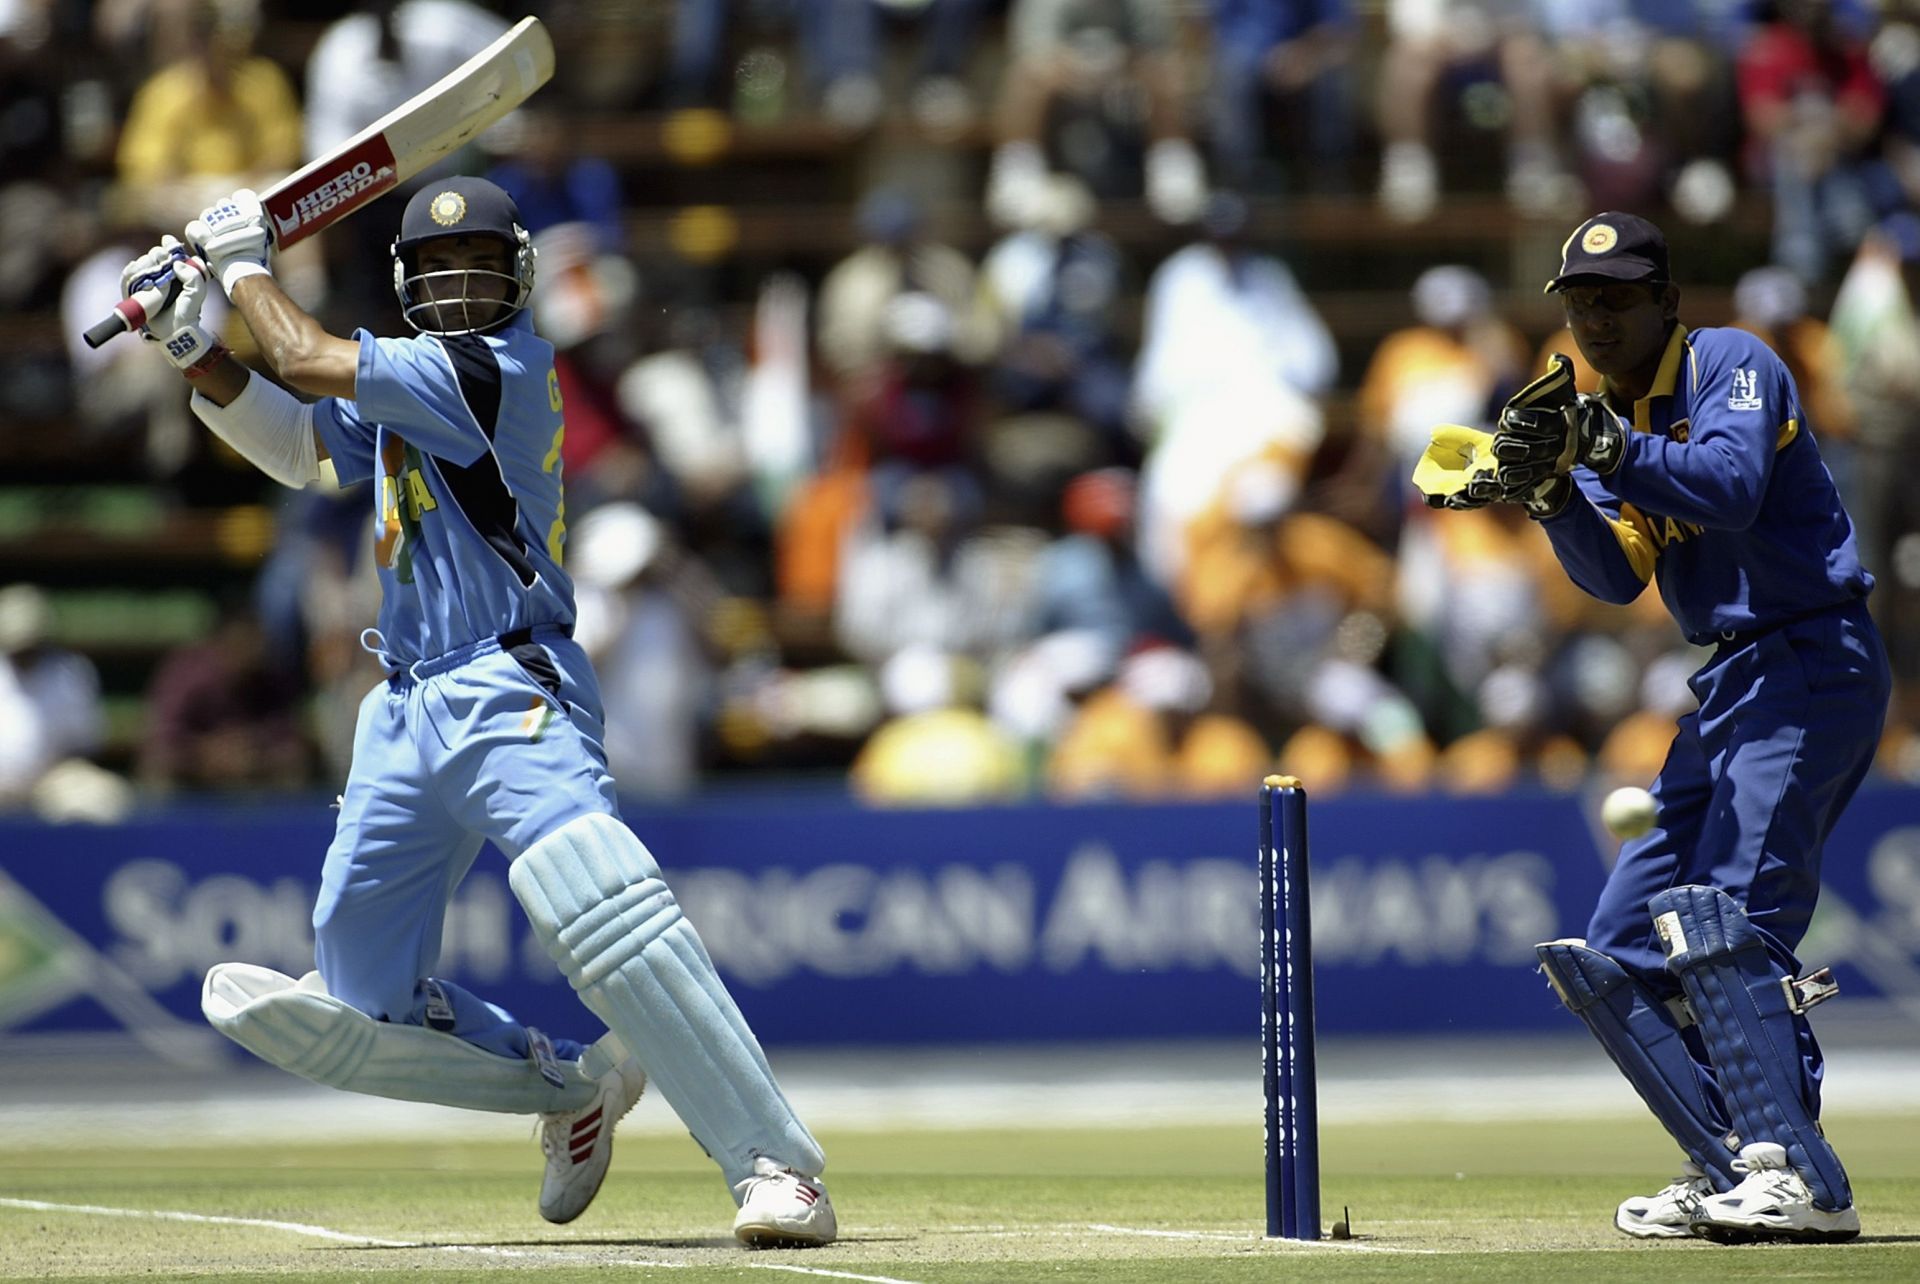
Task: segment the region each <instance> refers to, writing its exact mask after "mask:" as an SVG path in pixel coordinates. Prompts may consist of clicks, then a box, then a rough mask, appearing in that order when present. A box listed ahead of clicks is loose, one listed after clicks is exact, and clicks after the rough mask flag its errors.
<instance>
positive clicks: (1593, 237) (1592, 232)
mask: <svg viewBox="0 0 1920 1284" xmlns="http://www.w3.org/2000/svg"><path fill="white" fill-rule="evenodd" d="M1619 243H1620V234H1619V233H1618V232H1616V231H1614V230H1613V228H1612V227H1611V226H1609V225H1608V224H1605V223H1595V224H1594V225H1593V226H1592V227H1590V228H1588V229H1587V234H1586V235H1585V236H1583V237H1581V238H1580V248H1581V249H1583V250H1585V251H1586V252H1587V253H1589V254H1605V253H1606V252H1607V251H1608V250H1610V249H1612V248H1613V247H1614V246H1616V245H1618V244H1619Z"/></svg>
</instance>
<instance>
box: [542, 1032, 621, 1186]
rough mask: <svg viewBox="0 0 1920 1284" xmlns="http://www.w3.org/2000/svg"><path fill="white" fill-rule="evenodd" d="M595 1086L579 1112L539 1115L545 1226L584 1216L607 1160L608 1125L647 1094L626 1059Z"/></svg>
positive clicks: (610, 1146) (603, 1175)
mask: <svg viewBox="0 0 1920 1284" xmlns="http://www.w3.org/2000/svg"><path fill="white" fill-rule="evenodd" d="M599 1083H600V1091H599V1092H598V1093H596V1094H595V1095H594V1098H593V1100H592V1101H589V1102H588V1103H587V1104H586V1105H585V1106H583V1107H581V1108H580V1109H578V1110H562V1111H556V1112H554V1113H552V1114H545V1115H541V1116H540V1149H541V1151H542V1152H543V1153H544V1154H545V1155H546V1157H547V1174H546V1176H545V1177H544V1178H543V1179H542V1180H541V1182H540V1215H541V1216H542V1217H544V1218H546V1219H547V1220H548V1221H550V1222H570V1221H572V1220H573V1219H574V1218H576V1217H578V1216H579V1215H580V1214H581V1213H584V1212H586V1211H587V1205H588V1204H591V1203H592V1202H593V1197H594V1196H595V1195H597V1194H599V1193H600V1183H601V1182H602V1181H604V1180H606V1176H607V1165H608V1164H609V1163H611V1162H612V1160H613V1128H614V1125H615V1124H617V1123H619V1122H620V1120H621V1118H622V1116H624V1115H625V1114H626V1113H627V1111H629V1110H631V1109H633V1103H634V1102H636V1101H638V1100H640V1094H641V1093H643V1092H645V1091H646V1090H647V1076H646V1073H645V1072H644V1071H642V1070H641V1069H640V1064H639V1063H638V1062H637V1061H635V1060H634V1059H633V1058H632V1057H628V1058H626V1059H625V1060H623V1061H621V1063H620V1064H619V1065H617V1066H615V1067H614V1068H613V1069H611V1070H609V1071H607V1072H606V1073H605V1074H603V1075H601V1076H600V1080H599Z"/></svg>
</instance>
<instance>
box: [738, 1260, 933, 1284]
mask: <svg viewBox="0 0 1920 1284" xmlns="http://www.w3.org/2000/svg"><path fill="white" fill-rule="evenodd" d="M744 1265H746V1266H748V1267H751V1268H752V1269H753V1270H756V1271H792V1272H793V1273H794V1274H795V1275H824V1276H826V1277H827V1278H828V1279H835V1280H867V1281H870V1284H916V1282H915V1281H913V1280H897V1279H895V1278H893V1276H891V1275H855V1274H854V1273H853V1272H852V1271H829V1270H826V1269H824V1268H822V1267H818V1266H783V1265H780V1264H778V1263H775V1262H746V1263H744Z"/></svg>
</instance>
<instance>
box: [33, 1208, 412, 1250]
mask: <svg viewBox="0 0 1920 1284" xmlns="http://www.w3.org/2000/svg"><path fill="white" fill-rule="evenodd" d="M0 1207H4V1208H24V1209H26V1210H28V1211H29V1212H36V1213H91V1214H92V1215H93V1216H95V1217H144V1218H148V1219H151V1220H154V1221H162V1222H202V1223H205V1224H208V1225H214V1226H258V1227H261V1228H262V1229H265V1230H279V1231H288V1232H291V1233H292V1234H295V1235H311V1236H312V1237H313V1238H315V1239H330V1240H335V1241H338V1242H339V1243H343V1244H367V1245H371V1246H372V1247H375V1248H418V1247H419V1245H417V1244H409V1243H406V1242H405V1241H403V1240H397V1239H377V1238H375V1237H374V1236H372V1235H350V1234H348V1233H347V1232H346V1231H337V1230H329V1229H327V1228H326V1227H325V1226H308V1225H307V1224H306V1223H304V1222H273V1221H267V1220H266V1219H265V1218H260V1217H220V1216H216V1215H214V1214H211V1213H176V1212H170V1211H168V1210H166V1209H147V1208H102V1207H100V1206H99V1205H97V1204H49V1203H44V1202H42V1201H41V1200H38V1199H0Z"/></svg>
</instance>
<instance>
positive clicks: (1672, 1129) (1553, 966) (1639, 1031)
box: [1534, 940, 1741, 1190]
mask: <svg viewBox="0 0 1920 1284" xmlns="http://www.w3.org/2000/svg"><path fill="white" fill-rule="evenodd" d="M1534 953H1535V954H1536V955H1538V957H1539V959H1540V968H1541V970H1542V971H1544V972H1545V973H1546V974H1547V980H1549V981H1551V982H1552V983H1553V989H1554V993H1556V994H1558V995H1559V996H1560V1001H1561V1002H1562V1003H1564V1004H1566V1005H1567V1010H1568V1011H1570V1012H1572V1013H1573V1014H1574V1015H1575V1016H1577V1017H1579V1018H1580V1019H1581V1020H1582V1021H1584V1022H1586V1025H1587V1028H1588V1029H1589V1030H1591V1031H1593V1037H1594V1038H1596V1039H1598V1040H1599V1041H1600V1046H1601V1047H1603V1048H1605V1049H1606V1050H1607V1055H1608V1056H1610V1057H1612V1058H1613V1063H1614V1064H1615V1065H1617V1066H1619V1067H1620V1073H1621V1074H1623V1075H1625V1076H1626V1077H1627V1082H1628V1083H1630V1084H1632V1085H1633V1089H1634V1091H1635V1092H1637V1093H1639V1094H1640V1099H1641V1100H1642V1101H1644V1102H1646V1103H1647V1108H1648V1109H1650V1110H1652V1111H1653V1114H1654V1117H1655V1118H1656V1119H1658V1120H1659V1121H1660V1122H1661V1124H1662V1125H1664V1126H1665V1128H1666V1130H1667V1131H1668V1132H1669V1133H1671V1134H1672V1135H1673V1139H1674V1140H1675V1141H1677V1142H1679V1143H1680V1148H1681V1149H1682V1150H1684V1151H1686V1152H1687V1156H1688V1157H1689V1158H1690V1159H1692V1160H1693V1162H1694V1163H1696V1164H1699V1165H1700V1166H1701V1167H1702V1168H1704V1169H1706V1170H1707V1172H1709V1173H1711V1174H1712V1175H1713V1177H1714V1181H1715V1185H1716V1186H1717V1187H1718V1188H1719V1189H1721V1190H1731V1189H1732V1188H1733V1187H1734V1186H1736V1185H1738V1184H1739V1182H1740V1179H1741V1174H1739V1173H1736V1172H1734V1170H1733V1160H1734V1158H1735V1157H1736V1156H1737V1155H1738V1153H1739V1145H1738V1140H1737V1139H1734V1138H1730V1137H1729V1128H1728V1122H1727V1117H1726V1108H1725V1106H1724V1105H1722V1104H1721V1102H1720V1101H1719V1099H1718V1096H1717V1094H1715V1093H1713V1092H1712V1091H1711V1090H1710V1089H1709V1088H1708V1087H1707V1086H1706V1085H1705V1084H1703V1083H1702V1082H1701V1080H1700V1072H1699V1070H1698V1068H1697V1067H1695V1065H1694V1063H1693V1057H1692V1056H1691V1055H1689V1054H1688V1052H1687V1046H1686V1044H1685V1042H1684V1041H1682V1039H1681V1038H1680V1027H1679V1024H1678V1022H1677V1020H1676V1018H1675V1017H1674V1015H1673V1014H1672V1013H1671V1012H1670V1011H1668V1009H1667V1006H1666V1005H1665V1004H1664V1003H1662V1002H1661V1001H1660V1000H1659V999H1657V998H1655V997H1654V996H1653V995H1651V994H1649V993H1648V992H1647V990H1646V987H1644V986H1642V985H1641V984H1640V983H1639V982H1638V981H1636V980H1634V979H1633V978H1632V977H1631V976H1629V975H1627V973H1626V970H1625V969H1623V968H1622V967H1621V966H1620V965H1619V964H1618V963H1616V962H1614V961H1613V959H1611V958H1609V957H1608V956H1607V955H1605V954H1602V953H1601V952H1600V951H1598V950H1590V949H1588V948H1587V945H1586V942H1584V941H1578V940H1568V941H1548V942H1546V943H1545V944H1543V945H1536V946H1535V947H1534ZM1730 1141H1731V1142H1732V1144H1731V1145H1730V1144H1729V1142H1730Z"/></svg>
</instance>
